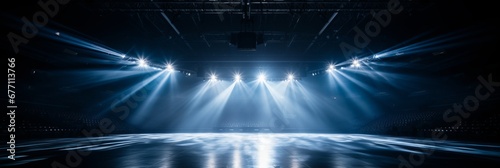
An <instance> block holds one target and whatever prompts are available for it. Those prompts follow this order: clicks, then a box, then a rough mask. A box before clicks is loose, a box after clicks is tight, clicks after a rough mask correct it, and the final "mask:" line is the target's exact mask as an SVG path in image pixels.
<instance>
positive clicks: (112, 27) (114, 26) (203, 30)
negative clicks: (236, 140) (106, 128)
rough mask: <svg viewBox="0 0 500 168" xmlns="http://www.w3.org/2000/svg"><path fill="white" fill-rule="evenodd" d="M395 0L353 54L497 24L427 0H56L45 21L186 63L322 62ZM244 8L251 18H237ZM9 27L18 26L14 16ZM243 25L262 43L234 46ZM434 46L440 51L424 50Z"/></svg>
mask: <svg viewBox="0 0 500 168" xmlns="http://www.w3.org/2000/svg"><path fill="white" fill-rule="evenodd" d="M17 2H18V1H16V3H17ZM244 2H248V3H247V4H248V5H244V4H245V3H244ZM396 2H398V3H400V6H401V7H402V8H403V10H402V11H401V12H400V13H398V14H392V15H391V21H390V22H389V23H388V24H387V26H385V27H381V29H380V33H379V34H378V35H376V36H374V37H372V38H370V40H371V42H370V43H369V44H368V45H367V46H366V47H364V48H361V52H359V53H356V55H355V56H359V57H364V56H370V55H373V54H374V53H377V52H380V51H382V50H385V49H388V48H391V47H393V46H395V45H398V44H401V43H403V42H405V41H406V40H408V39H414V38H420V39H421V40H426V39H430V38H433V37H436V36H440V35H444V34H448V33H453V32H457V31H464V30H467V29H474V28H475V27H476V28H477V27H480V28H482V29H488V28H489V29H491V28H493V29H494V28H496V27H494V26H493V25H492V20H493V19H494V15H493V14H492V13H493V12H494V10H489V9H490V8H492V7H489V6H488V5H482V4H477V3H470V2H462V1H453V2H443V1H432V0H399V1H398V0H392V1H383V0H382V1H381V0H291V1H288V0H284V1H283V0H253V1H251V0H223V1H213V0H169V1H165V0H158V1H156V0H155V1H151V0H117V1H109V0H106V1H97V0H83V1H80V0H73V1H70V2H69V3H68V4H66V5H61V6H60V7H61V8H60V13H58V15H57V16H55V17H54V18H52V19H51V20H50V25H49V26H48V27H50V28H52V29H55V30H57V29H61V30H62V31H63V32H64V31H66V32H69V33H73V34H78V35H80V36H82V37H86V38H87V39H89V41H91V42H95V43H100V44H103V45H105V46H108V47H110V48H113V49H115V50H117V51H120V52H123V53H127V55H131V56H144V57H147V59H148V60H150V61H152V62H158V63H160V62H165V60H169V61H175V62H176V64H178V65H183V66H186V67H189V65H192V64H191V63H194V64H196V66H199V65H200V64H209V63H213V64H214V63H218V64H225V63H229V64H231V65H235V64H238V63H239V64H246V63H248V62H251V63H261V62H281V63H292V64H295V63H297V64H303V63H308V62H310V63H322V64H323V63H325V62H342V61H346V60H347V59H348V58H349V57H350V56H345V54H343V53H342V50H341V47H340V44H341V43H347V44H351V45H354V38H355V36H356V35H357V32H356V31H355V29H356V27H359V28H361V29H364V26H365V25H367V24H368V23H369V22H371V21H377V20H376V18H374V17H373V15H372V13H373V12H379V11H383V10H387V8H388V4H392V3H396ZM18 3H19V4H17V5H12V6H4V7H2V8H3V11H5V13H4V16H7V17H10V18H11V19H14V20H19V18H20V17H22V16H32V15H33V13H34V12H35V11H39V10H40V7H39V6H37V5H33V4H35V2H21V1H19V2H18ZM13 14H14V15H13ZM16 15H17V16H16ZM245 15H246V17H247V18H250V19H251V20H252V21H253V24H252V25H249V24H242V19H243V17H244V16H245ZM6 23H7V24H10V23H11V22H6ZM9 27H11V28H12V29H11V31H15V32H16V31H17V32H19V31H20V30H19V27H20V26H19V24H17V23H12V24H10V25H9ZM242 29H249V30H253V31H255V32H257V33H261V34H263V39H264V43H263V44H259V45H257V48H256V51H240V50H238V49H237V47H236V46H235V45H232V44H231V43H230V35H231V34H232V33H237V32H240V31H241V30H242ZM435 52H441V51H439V50H438V49H437V50H434V51H429V52H428V53H429V54H431V53H435ZM195 68H196V67H194V68H191V69H193V70H194V69H195Z"/></svg>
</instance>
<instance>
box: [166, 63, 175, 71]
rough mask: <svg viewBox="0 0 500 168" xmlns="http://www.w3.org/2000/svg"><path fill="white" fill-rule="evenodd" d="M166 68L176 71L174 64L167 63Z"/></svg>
mask: <svg viewBox="0 0 500 168" xmlns="http://www.w3.org/2000/svg"><path fill="white" fill-rule="evenodd" d="M166 68H167V70H168V71H174V66H173V65H172V64H167V67H166Z"/></svg>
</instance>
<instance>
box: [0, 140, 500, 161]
mask: <svg viewBox="0 0 500 168" xmlns="http://www.w3.org/2000/svg"><path fill="white" fill-rule="evenodd" d="M425 150H432V151H434V152H433V153H432V154H431V155H425V154H424V155H420V156H424V158H423V159H424V160H423V161H422V165H420V166H419V167H450V166H458V167H464V166H468V165H469V166H474V167H477V166H478V164H483V163H484V164H485V165H486V164H496V165H499V164H500V145H491V144H490V145H487V144H476V143H462V142H456V141H444V142H435V141H431V140H417V139H410V138H396V137H386V136H376V135H361V134H268V133H218V134H215V133H214V134H210V133H206V134H205V133H203V134H202V133H190V134H126V135H114V136H107V137H99V138H64V139H51V140H44V141H31V142H26V143H20V144H18V145H17V146H16V155H17V159H16V161H14V162H12V161H10V160H8V159H7V157H6V156H4V155H5V152H4V153H2V157H1V160H0V161H1V164H0V167H4V166H19V167H50V165H51V164H52V163H53V162H54V161H57V162H60V163H62V164H64V165H68V164H67V162H66V157H67V155H68V153H70V152H72V151H80V152H82V153H83V152H87V153H88V152H90V153H89V154H88V155H87V156H81V155H80V157H81V162H79V163H78V167H120V168H121V167H206V168H220V167H231V168H246V167H252V168H253V167H258V168H268V167H280V168H300V167H398V166H399V165H400V163H401V161H400V160H398V156H400V155H401V156H403V157H404V158H407V159H408V156H409V155H410V154H411V153H414V154H417V155H418V154H422V151H425ZM3 151H5V148H4V149H3ZM73 154H74V153H73ZM68 167H70V166H68Z"/></svg>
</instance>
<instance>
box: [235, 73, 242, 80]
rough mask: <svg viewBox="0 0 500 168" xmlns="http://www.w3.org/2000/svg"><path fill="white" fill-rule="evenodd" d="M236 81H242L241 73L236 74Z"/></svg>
mask: <svg viewBox="0 0 500 168" xmlns="http://www.w3.org/2000/svg"><path fill="white" fill-rule="evenodd" d="M234 81H236V82H239V81H241V75H240V74H236V75H234Z"/></svg>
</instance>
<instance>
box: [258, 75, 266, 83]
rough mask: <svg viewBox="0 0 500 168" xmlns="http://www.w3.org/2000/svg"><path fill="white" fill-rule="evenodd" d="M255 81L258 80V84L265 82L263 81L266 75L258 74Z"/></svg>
mask: <svg viewBox="0 0 500 168" xmlns="http://www.w3.org/2000/svg"><path fill="white" fill-rule="evenodd" d="M257 80H258V81H259V82H265V81H266V75H264V74H262V73H261V74H259V76H257Z"/></svg>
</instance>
